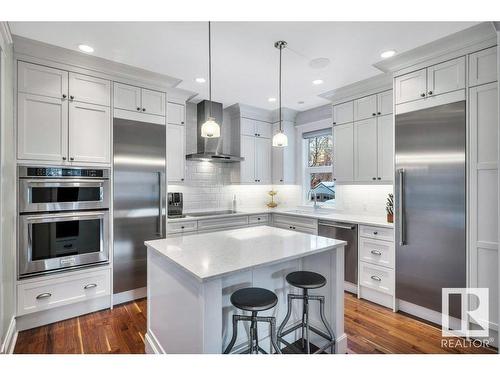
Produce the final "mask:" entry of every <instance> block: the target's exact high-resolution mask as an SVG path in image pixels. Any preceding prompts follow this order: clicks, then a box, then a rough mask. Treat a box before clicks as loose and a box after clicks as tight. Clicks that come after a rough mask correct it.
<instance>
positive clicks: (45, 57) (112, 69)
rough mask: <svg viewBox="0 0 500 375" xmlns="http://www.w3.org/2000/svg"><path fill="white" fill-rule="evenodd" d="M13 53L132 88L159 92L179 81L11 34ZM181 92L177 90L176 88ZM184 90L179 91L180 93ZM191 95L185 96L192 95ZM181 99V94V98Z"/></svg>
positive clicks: (21, 58) (33, 60)
mask: <svg viewBox="0 0 500 375" xmlns="http://www.w3.org/2000/svg"><path fill="white" fill-rule="evenodd" d="M12 39H13V42H14V53H15V57H16V59H18V60H23V61H29V62H33V63H38V64H50V66H53V67H56V68H57V67H59V68H61V69H67V70H70V71H75V72H81V73H83V74H90V75H95V76H97V77H102V78H106V79H110V80H114V81H119V82H123V83H128V84H132V85H138V86H140V85H143V86H144V84H146V85H147V86H148V87H151V88H155V89H158V90H162V91H167V90H168V89H169V88H173V87H175V86H177V85H178V84H179V83H180V82H181V81H182V80H180V79H178V78H174V77H171V76H168V75H165V74H160V73H155V72H151V71H148V70H145V69H142V68H137V67H134V66H131V65H127V64H122V63H118V62H115V61H111V60H107V59H103V58H101V57H96V56H92V55H87V54H83V53H81V52H77V51H72V50H70V49H67V48H62V47H58V46H54V45H51V44H47V43H43V42H40V41H36V40H32V39H28V38H24V37H21V36H18V35H13V38H12ZM177 90H181V89H177ZM182 91H185V90H181V91H179V92H182ZM194 95H196V93H192V94H190V95H189V96H194ZM181 96H182V95H181Z"/></svg>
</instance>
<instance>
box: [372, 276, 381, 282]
mask: <svg viewBox="0 0 500 375" xmlns="http://www.w3.org/2000/svg"><path fill="white" fill-rule="evenodd" d="M371 279H372V280H375V281H382V279H381V278H380V277H378V276H371Z"/></svg>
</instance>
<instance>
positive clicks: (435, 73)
mask: <svg viewBox="0 0 500 375" xmlns="http://www.w3.org/2000/svg"><path fill="white" fill-rule="evenodd" d="M464 88H465V56H464V57H459V58H458V59H454V60H450V61H446V62H443V63H441V64H437V65H433V66H430V67H428V68H427V96H434V95H440V94H446V93H447V92H450V91H456V90H460V89H464Z"/></svg>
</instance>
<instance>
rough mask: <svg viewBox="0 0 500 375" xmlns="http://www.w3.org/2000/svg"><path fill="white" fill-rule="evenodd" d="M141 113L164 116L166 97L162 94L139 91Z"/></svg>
mask: <svg viewBox="0 0 500 375" xmlns="http://www.w3.org/2000/svg"><path fill="white" fill-rule="evenodd" d="M141 103H142V109H141V110H142V112H144V113H149V114H150V115H158V116H165V105H166V104H167V103H166V97H165V93H164V92H160V91H153V90H146V89H141Z"/></svg>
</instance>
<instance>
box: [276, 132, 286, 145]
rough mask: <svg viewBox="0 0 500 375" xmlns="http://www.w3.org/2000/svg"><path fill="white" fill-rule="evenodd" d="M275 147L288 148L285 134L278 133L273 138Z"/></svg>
mask: <svg viewBox="0 0 500 375" xmlns="http://www.w3.org/2000/svg"><path fill="white" fill-rule="evenodd" d="M273 146H274V147H286V146H288V137H287V136H286V135H285V133H283V132H281V131H280V132H279V133H276V134H275V135H274V137H273Z"/></svg>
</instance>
